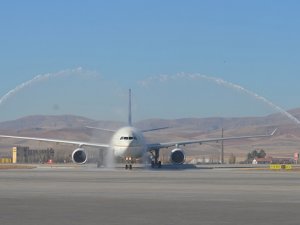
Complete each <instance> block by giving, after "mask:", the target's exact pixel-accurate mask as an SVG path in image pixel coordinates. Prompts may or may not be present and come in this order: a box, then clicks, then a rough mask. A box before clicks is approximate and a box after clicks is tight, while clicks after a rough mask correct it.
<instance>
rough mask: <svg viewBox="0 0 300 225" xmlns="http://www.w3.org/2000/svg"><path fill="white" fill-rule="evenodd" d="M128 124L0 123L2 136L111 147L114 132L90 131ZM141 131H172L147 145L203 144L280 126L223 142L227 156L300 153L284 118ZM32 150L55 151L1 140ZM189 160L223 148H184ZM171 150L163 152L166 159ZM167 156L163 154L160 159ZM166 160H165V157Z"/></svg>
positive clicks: (299, 113)
mask: <svg viewBox="0 0 300 225" xmlns="http://www.w3.org/2000/svg"><path fill="white" fill-rule="evenodd" d="M290 113H291V114H293V115H294V116H295V117H297V118H300V109H294V110H291V111H290ZM123 125H125V124H124V123H120V122H114V121H96V120H92V119H88V118H85V117H80V116H74V115H61V116H48V115H47V116H42V115H37V116H28V117H23V118H20V119H17V120H13V121H6V122H2V123H0V132H1V133H2V134H12V135H22V136H34V137H46V138H58V139H67V140H79V141H93V142H102V143H108V142H109V140H110V136H111V133H110V132H103V131H97V130H93V129H89V128H86V126H94V127H101V128H106V129H117V128H118V127H121V126H123ZM135 126H137V127H138V128H141V129H145V128H156V127H164V126H167V127H169V129H166V130H161V131H156V132H150V133H147V134H145V135H146V138H147V139H148V140H149V141H155V142H156V141H161V142H165V141H170V140H172V141H174V140H186V139H203V138H207V137H220V136H221V129H222V128H223V129H224V136H225V137H226V136H236V135H251V134H265V133H268V132H270V131H271V130H273V129H274V128H275V127H278V128H279V130H278V132H277V133H276V135H275V136H274V137H272V138H267V139H256V140H239V141H231V142H226V143H225V149H226V151H225V152H226V156H227V157H228V155H229V154H231V153H233V154H235V155H236V156H237V157H238V159H241V160H242V159H243V158H244V157H245V155H246V154H247V153H248V152H249V151H251V150H253V149H255V148H263V149H265V150H266V152H267V153H268V154H270V155H273V156H284V157H288V156H291V155H292V154H293V153H294V152H298V151H300V129H299V128H300V127H299V126H297V125H296V124H295V122H293V121H292V120H290V119H289V118H287V117H286V116H283V115H281V114H272V115H268V116H265V117H241V118H181V119H174V120H165V119H148V120H143V121H139V122H137V123H136V124H135ZM14 145H28V146H33V147H38V148H42V147H43V148H44V147H49V146H51V145H52V146H53V144H49V143H41V142H32V141H22V140H18V141H16V140H9V139H1V144H0V147H1V149H2V151H5V150H6V151H7V149H8V148H9V146H14ZM55 148H57V149H67V150H72V149H74V146H69V145H60V146H58V145H55ZM185 149H186V150H187V151H186V152H187V154H188V155H193V156H197V157H210V158H211V157H214V158H216V159H215V160H218V158H219V152H220V144H213V143H212V144H209V145H202V146H200V147H199V145H192V146H186V147H185ZM169 151H170V150H165V151H163V152H165V155H167V154H168V152H169ZM162 155H164V154H162ZM166 157H167V156H166Z"/></svg>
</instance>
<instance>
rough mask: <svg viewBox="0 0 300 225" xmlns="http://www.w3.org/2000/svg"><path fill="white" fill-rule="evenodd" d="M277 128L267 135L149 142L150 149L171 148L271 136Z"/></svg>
mask: <svg viewBox="0 0 300 225" xmlns="http://www.w3.org/2000/svg"><path fill="white" fill-rule="evenodd" d="M276 131H277V128H276V129H275V130H274V131H273V132H272V133H270V134H265V135H252V136H237V137H225V138H210V139H200V140H187V141H177V142H166V143H153V144H148V146H147V147H148V150H152V149H160V148H169V147H173V146H176V147H179V146H180V145H183V146H184V145H189V144H197V143H198V144H202V143H206V142H219V141H227V140H237V139H249V138H261V137H271V136H273V135H274V134H275V132H276Z"/></svg>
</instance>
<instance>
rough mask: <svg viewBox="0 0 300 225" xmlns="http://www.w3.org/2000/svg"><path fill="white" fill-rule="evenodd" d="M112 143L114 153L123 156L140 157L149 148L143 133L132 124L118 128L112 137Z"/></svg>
mask: <svg viewBox="0 0 300 225" xmlns="http://www.w3.org/2000/svg"><path fill="white" fill-rule="evenodd" d="M110 145H111V148H112V150H113V152H114V155H115V156H118V157H122V158H126V157H130V158H139V157H142V156H143V155H144V154H145V152H146V150H147V146H146V141H145V138H144V135H143V133H142V132H141V131H140V130H138V129H137V128H134V127H130V126H128V127H122V128H120V129H119V130H117V131H116V132H115V133H114V135H113V136H112V138H111V142H110Z"/></svg>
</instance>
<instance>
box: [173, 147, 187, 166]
mask: <svg viewBox="0 0 300 225" xmlns="http://www.w3.org/2000/svg"><path fill="white" fill-rule="evenodd" d="M170 161H171V162H172V163H173V164H182V163H184V161H185V154H184V151H183V150H182V149H180V148H175V149H173V150H172V152H171V155H170Z"/></svg>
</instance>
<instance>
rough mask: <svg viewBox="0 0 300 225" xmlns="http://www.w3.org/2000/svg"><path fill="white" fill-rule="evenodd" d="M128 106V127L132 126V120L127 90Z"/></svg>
mask: <svg viewBox="0 0 300 225" xmlns="http://www.w3.org/2000/svg"><path fill="white" fill-rule="evenodd" d="M128 94H129V96H128V97H129V105H128V125H129V126H132V118H131V89H129V93H128Z"/></svg>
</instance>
